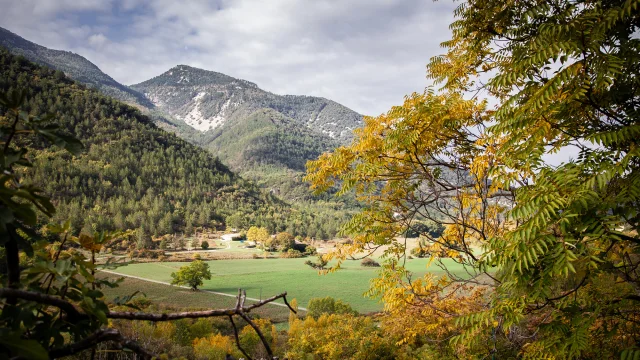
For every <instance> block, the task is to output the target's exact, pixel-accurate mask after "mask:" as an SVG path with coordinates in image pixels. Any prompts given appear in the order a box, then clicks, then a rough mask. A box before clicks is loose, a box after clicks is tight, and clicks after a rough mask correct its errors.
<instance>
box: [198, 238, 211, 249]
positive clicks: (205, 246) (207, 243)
mask: <svg viewBox="0 0 640 360" xmlns="http://www.w3.org/2000/svg"><path fill="white" fill-rule="evenodd" d="M200 246H201V247H202V249H203V250H208V249H209V242H208V241H206V240H205V241H203V242H202V243H201V244H200Z"/></svg>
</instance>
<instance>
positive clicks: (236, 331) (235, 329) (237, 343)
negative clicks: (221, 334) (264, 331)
mask: <svg viewBox="0 0 640 360" xmlns="http://www.w3.org/2000/svg"><path fill="white" fill-rule="evenodd" d="M229 321H230V322H231V327H233V335H235V337H236V346H238V349H240V352H242V355H244V356H245V357H246V358H247V360H253V359H251V356H249V354H247V352H246V351H244V349H243V348H242V346H240V338H239V337H238V328H236V323H235V322H234V321H233V316H231V315H229Z"/></svg>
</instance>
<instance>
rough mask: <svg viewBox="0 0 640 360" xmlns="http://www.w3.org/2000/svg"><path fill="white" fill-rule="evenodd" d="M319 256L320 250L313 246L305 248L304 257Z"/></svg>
mask: <svg viewBox="0 0 640 360" xmlns="http://www.w3.org/2000/svg"><path fill="white" fill-rule="evenodd" d="M317 254H318V250H317V249H316V248H314V247H313V246H311V245H307V246H306V247H305V248H304V255H306V256H314V255H317Z"/></svg>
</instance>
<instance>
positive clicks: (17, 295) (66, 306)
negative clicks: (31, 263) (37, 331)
mask: <svg viewBox="0 0 640 360" xmlns="http://www.w3.org/2000/svg"><path fill="white" fill-rule="evenodd" d="M0 298H8V299H12V298H13V299H22V300H27V301H33V302H37V303H40V304H46V305H51V306H55V307H57V308H59V309H60V310H62V311H64V312H65V313H66V314H67V316H68V319H69V320H70V321H72V322H75V321H78V320H81V319H84V318H86V317H87V315H86V314H83V313H81V312H80V311H78V309H76V307H75V306H74V305H73V304H72V303H70V302H68V301H66V300H62V299H61V298H59V297H57V296H53V295H47V294H42V293H37V292H32V291H26V290H19V289H11V288H2V289H0Z"/></svg>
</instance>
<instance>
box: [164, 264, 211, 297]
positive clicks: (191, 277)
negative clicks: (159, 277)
mask: <svg viewBox="0 0 640 360" xmlns="http://www.w3.org/2000/svg"><path fill="white" fill-rule="evenodd" d="M171 278H172V279H173V280H171V284H172V285H187V286H189V287H190V288H191V290H194V291H195V290H198V286H202V280H211V271H210V270H209V264H207V263H205V262H204V261H202V260H196V261H193V262H191V263H190V264H189V265H185V266H183V267H181V268H180V269H179V270H178V272H174V273H171Z"/></svg>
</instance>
